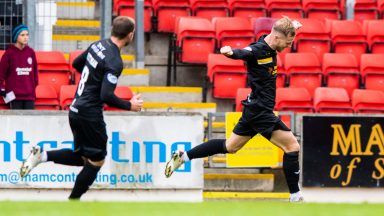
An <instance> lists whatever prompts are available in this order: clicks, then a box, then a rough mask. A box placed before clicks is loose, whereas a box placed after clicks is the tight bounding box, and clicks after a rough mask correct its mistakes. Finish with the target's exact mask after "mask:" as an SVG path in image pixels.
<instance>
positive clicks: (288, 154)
mask: <svg viewBox="0 0 384 216" xmlns="http://www.w3.org/2000/svg"><path fill="white" fill-rule="evenodd" d="M270 141H271V142H272V143H273V144H275V145H276V146H278V147H280V148H281V149H282V150H283V151H284V158H283V170H284V175H285V178H286V180H287V184H288V188H289V192H290V194H291V195H290V198H289V201H290V202H302V201H303V200H304V198H303V195H302V194H301V192H300V188H299V177H300V166H299V152H300V145H299V143H298V142H297V139H296V137H295V136H294V135H293V133H292V132H291V131H283V130H276V131H273V132H272V137H271V139H270Z"/></svg>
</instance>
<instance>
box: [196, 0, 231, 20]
mask: <svg viewBox="0 0 384 216" xmlns="http://www.w3.org/2000/svg"><path fill="white" fill-rule="evenodd" d="M190 3H191V8H192V13H193V15H194V16H197V17H202V18H206V19H209V20H211V19H212V18H214V17H227V16H229V8H228V3H227V1H226V0H190Z"/></svg>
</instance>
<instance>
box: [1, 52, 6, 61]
mask: <svg viewBox="0 0 384 216" xmlns="http://www.w3.org/2000/svg"><path fill="white" fill-rule="evenodd" d="M4 53H5V51H4V50H0V60H1V57H3V55H4Z"/></svg>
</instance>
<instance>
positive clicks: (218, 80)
mask: <svg viewBox="0 0 384 216" xmlns="http://www.w3.org/2000/svg"><path fill="white" fill-rule="evenodd" d="M382 59H384V54H363V55H362V56H361V62H360V64H359V62H358V61H357V60H356V58H355V56H354V55H352V54H348V53H326V54H325V55H324V58H323V61H322V62H321V61H320V60H319V59H318V58H317V56H316V55H315V54H313V53H288V54H286V55H285V58H280V56H279V55H278V56H277V63H278V69H277V70H278V73H277V74H278V75H277V81H276V86H277V87H285V86H290V87H303V88H306V89H307V90H308V92H309V93H310V94H311V95H313V94H314V91H315V89H316V88H317V87H321V86H328V87H340V88H344V89H345V90H346V91H347V93H348V94H349V95H352V92H353V91H354V90H355V89H359V88H361V87H363V86H365V88H367V89H374V90H382V91H384V61H382ZM246 76H247V75H246V68H245V66H244V63H243V61H241V60H233V59H229V58H227V57H225V56H224V55H221V54H209V56H208V64H207V77H208V78H209V81H210V82H211V83H212V95H213V97H215V98H235V96H236V91H237V89H239V88H244V87H246V86H247V83H246V80H247V77H246Z"/></svg>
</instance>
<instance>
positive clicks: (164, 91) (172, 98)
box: [130, 86, 216, 109]
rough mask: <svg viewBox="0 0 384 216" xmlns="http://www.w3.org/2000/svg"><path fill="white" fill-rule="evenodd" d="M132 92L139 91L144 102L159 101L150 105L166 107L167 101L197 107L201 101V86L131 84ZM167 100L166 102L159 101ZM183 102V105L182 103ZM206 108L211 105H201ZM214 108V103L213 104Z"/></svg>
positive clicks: (180, 105)
mask: <svg viewBox="0 0 384 216" xmlns="http://www.w3.org/2000/svg"><path fill="white" fill-rule="evenodd" d="M130 88H131V89H132V91H133V92H134V93H140V94H141V96H142V98H143V99H144V101H146V102H160V103H157V104H156V103H152V104H151V106H156V105H157V106H160V107H164V106H165V107H166V106H168V105H166V104H167V103H168V102H170V103H175V104H177V103H180V104H179V105H178V106H179V108H181V107H182V106H184V108H185V109H188V108H186V107H191V108H192V107H194V106H196V107H199V106H200V105H198V104H199V103H200V102H201V101H202V88H200V87H167V86H137V87H136V86H132V87H130ZM161 102H167V103H165V104H164V103H161ZM182 103H184V104H185V105H182ZM203 107H204V108H208V107H211V105H208V104H206V105H203V104H202V106H201V108H203ZM211 108H212V107H211ZM215 109H216V105H215Z"/></svg>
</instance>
